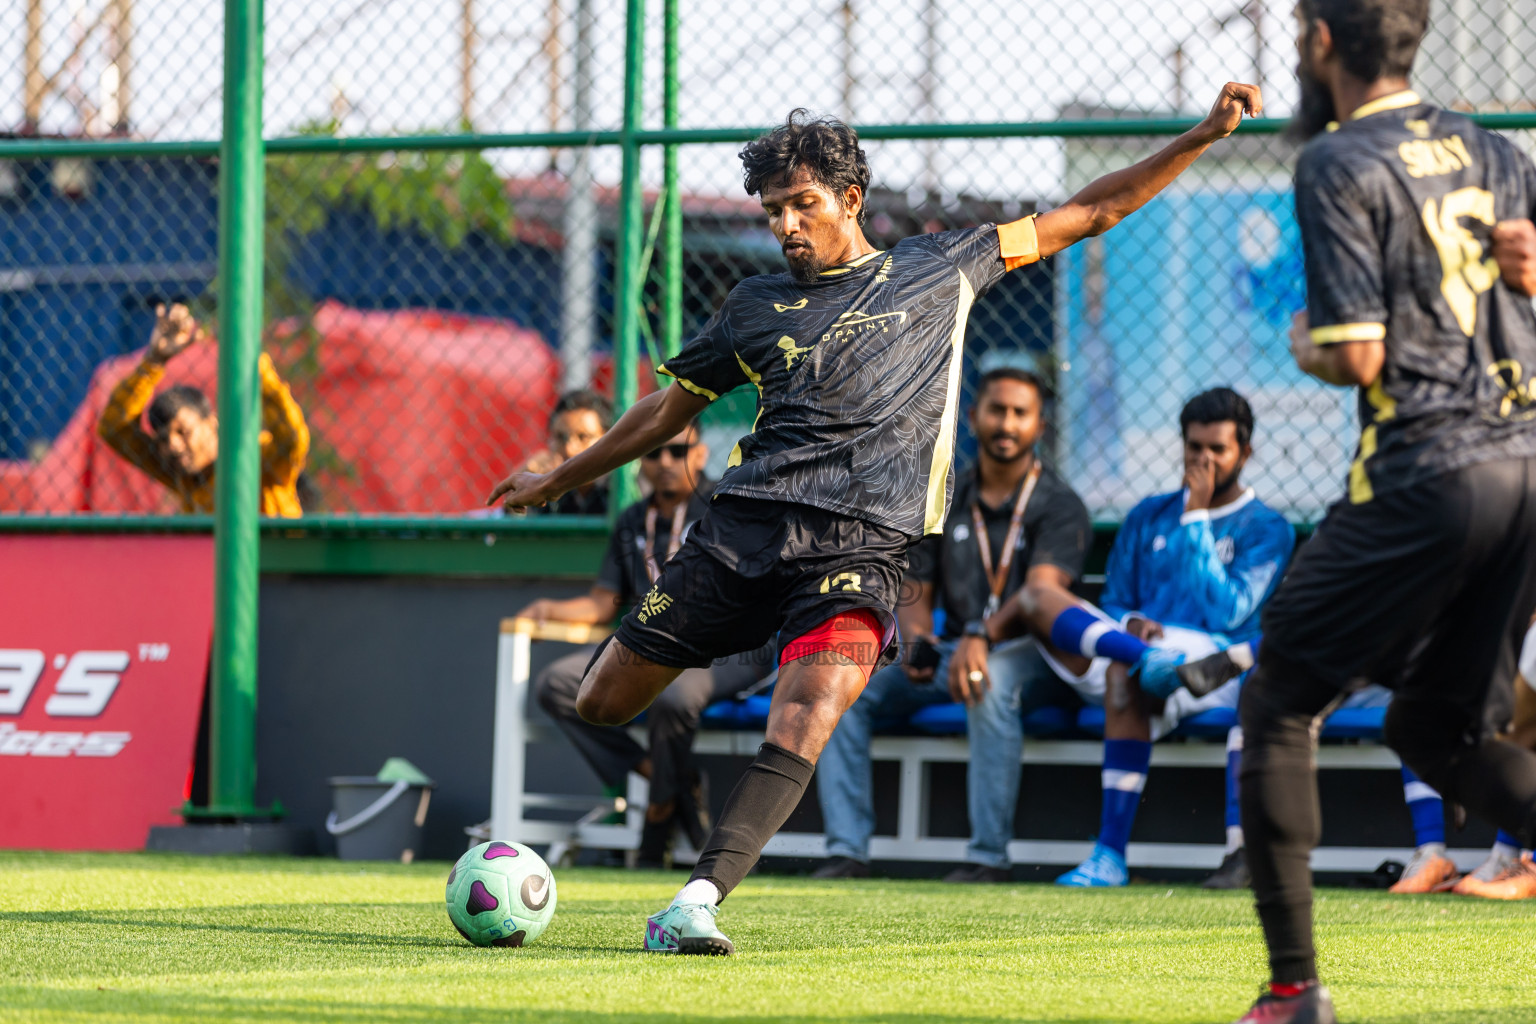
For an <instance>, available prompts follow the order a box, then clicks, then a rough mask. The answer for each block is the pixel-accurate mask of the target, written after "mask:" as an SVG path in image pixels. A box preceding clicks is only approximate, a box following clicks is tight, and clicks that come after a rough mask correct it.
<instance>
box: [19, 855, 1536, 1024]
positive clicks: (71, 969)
mask: <svg viewBox="0 0 1536 1024" xmlns="http://www.w3.org/2000/svg"><path fill="white" fill-rule="evenodd" d="M447 871H448V866H447V865H446V864H415V865H410V866H402V865H396V864H366V865H360V864H357V863H349V864H343V863H339V862H337V861H327V860H283V859H261V858H228V859H224V858H217V859H216V858H187V857H178V856H169V855H156V854H44V853H0V877H3V878H4V879H5V885H4V886H3V888H0V1021H17V1020H25V1021H92V1022H96V1021H100V1022H108V1021H135V1022H143V1021H216V1022H241V1021H256V1020H262V1021H270V1020H326V1021H346V1022H358V1024H362V1022H372V1021H398V1022H407V1024H425V1022H432V1021H454V1022H469V1021H524V1020H527V1021H535V1020H536V1021H541V1022H549V1024H572V1022H576V1021H583V1022H588V1021H590V1022H631V1021H633V1022H637V1024H667V1022H674V1021H675V1022H697V1021H709V1020H730V1021H738V1022H749V1024H757V1022H762V1024H767V1022H776V1024H777V1022H786V1024H799V1022H810V1021H846V1022H878V1024H894V1022H897V1021H915V1022H923V1024H940V1022H943V1024H982V1022H993V1021H1025V1022H1045V1021H1072V1022H1095V1024H1098V1022H1105V1024H1107V1022H1133V1021H1134V1022H1140V1021H1146V1022H1152V1021H1156V1022H1159V1024H1172V1022H1181V1021H1203V1022H1226V1021H1231V1020H1234V1019H1236V1018H1237V1017H1238V1016H1239V1015H1240V1014H1241V1012H1242V1011H1243V1010H1244V1009H1245V1008H1246V1007H1247V1004H1248V1003H1249V1001H1250V1000H1251V999H1252V997H1253V995H1254V993H1255V992H1256V988H1257V983H1258V981H1259V980H1260V978H1261V977H1262V975H1263V963H1262V960H1263V953H1262V949H1261V946H1260V942H1259V936H1258V929H1257V926H1256V924H1255V920H1254V917H1253V910H1252V907H1251V904H1250V902H1249V898H1248V896H1247V894H1246V893H1207V892H1203V891H1201V890H1199V889H1194V888H1190V887H1185V886H1174V887H1169V886H1163V885H1157V886H1147V885H1139V886H1132V887H1130V888H1129V889H1123V890H1117V891H1104V892H1081V891H1071V890H1067V891H1063V890H1058V889H1055V888H1052V887H1049V886H1040V885H1003V886H955V885H945V884H943V883H939V882H914V881H880V880H872V881H858V882H818V881H813V880H810V879H804V878H797V877H784V876H778V877H775V876H757V877H753V878H751V879H749V880H748V881H747V883H746V884H745V885H743V886H742V887H741V889H740V890H738V891H737V892H736V893H735V894H733V895H732V897H731V898H730V900H728V901H727V902H726V904H725V906H724V907H723V908H722V911H721V917H720V922H721V926H722V927H723V929H724V930H725V932H726V933H727V934H728V935H730V936H731V938H732V939H733V940H735V942H736V946H737V950H738V952H737V955H736V956H735V957H731V958H706V957H675V956H667V955H657V954H645V953H642V952H640V951H639V946H640V941H641V936H642V934H643V929H644V924H645V917H646V915H647V914H649V913H652V912H653V911H655V910H657V909H659V908H660V907H661V906H663V905H664V904H665V902H666V901H667V900H668V899H670V898H671V896H672V893H673V892H674V891H675V890H676V888H677V886H678V885H679V884H680V882H681V881H682V879H683V876H682V875H680V874H660V873H636V872H623V871H605V870H592V869H576V870H566V871H559V872H557V873H556V879H557V886H558V890H559V910H558V913H557V914H556V915H555V919H554V922H553V923H552V924H551V925H550V928H549V930H548V931H547V932H546V933H545V935H544V937H543V938H542V939H541V940H540V941H539V942H538V943H537V944H536V945H533V946H531V947H529V948H526V949H476V948H473V947H471V946H469V945H467V944H466V943H464V942H463V941H462V940H461V939H460V938H459V937H458V936H457V935H456V934H455V933H454V931H453V927H452V926H451V925H450V924H449V923H448V919H447V915H446V913H445V912H444V910H443V903H442V899H443V882H444V880H445V878H446V876H447ZM1318 917H1319V920H1320V924H1321V934H1320V945H1321V948H1322V951H1323V972H1324V975H1325V978H1326V980H1327V981H1328V983H1329V985H1330V986H1331V987H1332V989H1333V992H1334V998H1335V1000H1336V1002H1337V1004H1338V1006H1339V1010H1340V1012H1341V1019H1343V1020H1345V1021H1349V1022H1357V1024H1366V1022H1376V1024H1388V1022H1390V1024H1409V1022H1412V1024H1449V1022H1458V1024H1459V1022H1469V1024H1470V1022H1477V1024H1492V1022H1521V1024H1529V1022H1532V1021H1536V984H1533V978H1532V960H1531V955H1532V954H1531V950H1532V940H1533V938H1536V914H1533V910H1532V905H1531V904H1529V903H1524V904H1522V903H1513V904H1505V903H1489V902H1483V901H1472V900H1466V899H1461V898H1457V897H1452V896H1430V897H1394V896H1389V895H1387V894H1385V893H1380V892H1355V891H1348V890H1337V889H1335V890H1324V891H1322V892H1321V893H1320V894H1319V900H1318Z"/></svg>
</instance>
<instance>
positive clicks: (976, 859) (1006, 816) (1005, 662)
mask: <svg viewBox="0 0 1536 1024" xmlns="http://www.w3.org/2000/svg"><path fill="white" fill-rule="evenodd" d="M987 670H988V671H987V676H988V678H989V679H990V680H991V683H992V685H991V686H990V687H989V688H988V689H987V692H986V693H985V694H984V695H983V696H982V698H981V700H980V701H979V702H977V704H976V706H975V707H973V708H971V709H970V710H969V712H968V713H967V714H966V731H967V733H968V734H969V738H970V743H971V762H970V765H969V767H968V768H967V770H966V774H965V796H966V810H967V811H968V812H969V815H970V819H971V841H970V843H969V844H967V845H966V848H965V859H966V860H967V861H969V862H970V863H972V864H984V865H986V866H987V867H993V868H1006V867H1008V865H1009V860H1008V842H1009V841H1010V840H1011V839H1013V812H1014V809H1015V808H1017V807H1018V804H1019V775H1020V770H1021V768H1022V760H1023V757H1024V716H1025V715H1028V714H1029V713H1030V712H1032V711H1036V710H1038V709H1040V708H1043V707H1047V706H1050V705H1061V706H1063V707H1069V708H1079V707H1082V705H1083V700H1082V698H1081V697H1079V696H1078V695H1077V693H1076V692H1075V691H1073V689H1072V688H1071V687H1070V686H1068V685H1067V684H1066V683H1064V682H1062V681H1061V678H1060V677H1059V676H1057V675H1056V673H1055V672H1054V671H1053V670H1052V669H1051V666H1049V665H1047V664H1046V663H1045V659H1044V658H1042V657H1041V656H1040V647H1039V645H1038V644H1037V643H1036V642H1035V641H1034V640H1033V639H1031V638H1025V639H1023V640H1015V641H1013V642H1011V643H1007V644H1002V645H1000V646H998V647H997V648H996V649H994V650H993V652H992V656H991V657H990V658H989V659H988V660H987Z"/></svg>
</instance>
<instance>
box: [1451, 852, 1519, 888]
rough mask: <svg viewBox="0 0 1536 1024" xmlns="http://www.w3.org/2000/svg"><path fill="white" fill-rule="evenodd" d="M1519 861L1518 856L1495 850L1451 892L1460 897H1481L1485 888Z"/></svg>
mask: <svg viewBox="0 0 1536 1024" xmlns="http://www.w3.org/2000/svg"><path fill="white" fill-rule="evenodd" d="M1519 859H1520V857H1519V855H1518V854H1517V855H1513V856H1511V855H1508V854H1504V853H1501V852H1500V851H1499V850H1498V849H1497V848H1495V849H1494V850H1492V851H1490V852H1489V854H1488V856H1487V858H1486V859H1485V860H1484V861H1483V862H1482V863H1481V864H1479V865H1478V866H1477V867H1475V868H1473V869H1472V870H1471V871H1470V872H1468V873H1467V874H1466V875H1464V876H1462V878H1461V880H1460V881H1458V882H1457V883H1456V884H1455V885H1453V886H1452V887H1451V892H1454V893H1455V894H1456V895H1458V896H1480V895H1482V887H1483V886H1485V885H1487V884H1488V883H1490V882H1492V881H1493V880H1494V879H1495V878H1498V877H1499V876H1500V875H1502V874H1504V873H1505V872H1506V871H1508V870H1509V869H1510V868H1512V867H1514V866H1515V862H1516V861H1518V860H1519Z"/></svg>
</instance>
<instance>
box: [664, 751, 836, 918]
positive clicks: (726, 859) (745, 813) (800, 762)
mask: <svg viewBox="0 0 1536 1024" xmlns="http://www.w3.org/2000/svg"><path fill="white" fill-rule="evenodd" d="M815 770H816V766H815V765H814V764H812V763H811V762H810V761H807V760H806V759H805V758H803V757H801V756H800V755H799V754H793V753H790V752H789V751H788V750H785V749H784V748H783V747H780V746H775V745H774V744H772V743H764V744H763V745H762V746H761V747H759V748H758V750H757V759H756V760H755V761H753V762H752V763H751V764H750V765H748V766H747V773H746V774H745V775H743V776H742V777H741V781H739V782H737V783H736V788H735V789H733V790H731V795H730V798H729V799H728V800H726V802H725V809H724V810H722V811H721V812H720V820H719V821H718V822H716V823H715V828H714V831H712V832H710V834H709V839H708V840H707V841H706V842H705V843H704V849H703V851H702V853H701V854H700V856H699V862H698V864H697V865H695V866H694V869H693V878H692V880H693V881H697V880H698V879H701V878H703V879H708V880H709V881H710V882H713V883H714V886H715V888H717V889H719V890H720V898H721V899H725V897H726V896H727V895H729V894H730V891H731V890H732V889H734V888H736V887H737V886H738V885H740V884H741V880H742V879H743V878H745V877H747V872H748V871H751V870H752V865H754V864H756V863H757V859H758V858H759V857H761V856H762V854H763V847H764V846H765V845H767V843H768V840H770V839H772V838H773V835H774V833H775V832H777V831H778V830H779V829H780V828H781V827H782V826H783V824H784V822H786V821H788V820H789V816H790V815H791V814H793V813H794V811H795V808H796V807H798V806H800V798H801V797H802V796H803V795H805V787H806V786H808V785H810V782H811V773H812V772H814V771H815Z"/></svg>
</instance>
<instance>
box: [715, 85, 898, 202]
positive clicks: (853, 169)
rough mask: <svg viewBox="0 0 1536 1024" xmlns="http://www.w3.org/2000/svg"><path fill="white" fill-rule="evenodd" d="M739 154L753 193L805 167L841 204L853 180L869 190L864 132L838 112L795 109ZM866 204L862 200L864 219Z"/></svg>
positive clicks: (781, 180) (865, 190)
mask: <svg viewBox="0 0 1536 1024" xmlns="http://www.w3.org/2000/svg"><path fill="white" fill-rule="evenodd" d="M739 155H740V157H741V166H742V184H743V185H745V186H746V189H747V195H749V196H755V195H760V194H762V191H763V186H765V185H776V184H779V183H780V182H783V181H785V180H787V179H788V178H789V176H790V175H791V174H793V173H794V172H795V171H796V170H798V169H800V168H802V167H803V168H805V169H806V170H808V171H810V172H811V176H812V177H813V178H815V180H816V183H817V184H819V185H822V186H824V187H825V188H826V189H827V190H828V191H830V192H831V193H832V194H833V195H834V196H836V197H837V201H838V203H839V204H842V203H843V201H844V199H843V197H844V196H845V195H846V194H847V192H848V186H850V185H857V186H859V188H860V190H861V191H863V192H864V193H866V194H867V193H868V192H869V160H868V158H867V157H866V156H865V155H864V150H863V149H861V148H860V147H859V133H858V132H856V131H854V130H853V129H852V128H850V127H848V126H847V125H846V124H844V123H843V122H841V121H839V120H838V119H837V118H835V117H815V116H813V115H812V114H811V112H810V111H809V110H806V109H805V108H803V107H798V108H796V109H794V110H791V111H790V112H789V117H788V118H786V119H785V121H784V123H783V124H781V125H779V126H778V127H777V128H775V129H773V130H772V131H770V132H768V133H767V134H765V135H760V136H758V137H757V138H755V139H753V140H752V141H751V142H749V143H747V145H746V148H745V149H743V150H742V151H741V153H740V154H739ZM867 208H868V207H867V204H860V206H859V223H860V224H862V223H864V214H865V211H866V209H867Z"/></svg>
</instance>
